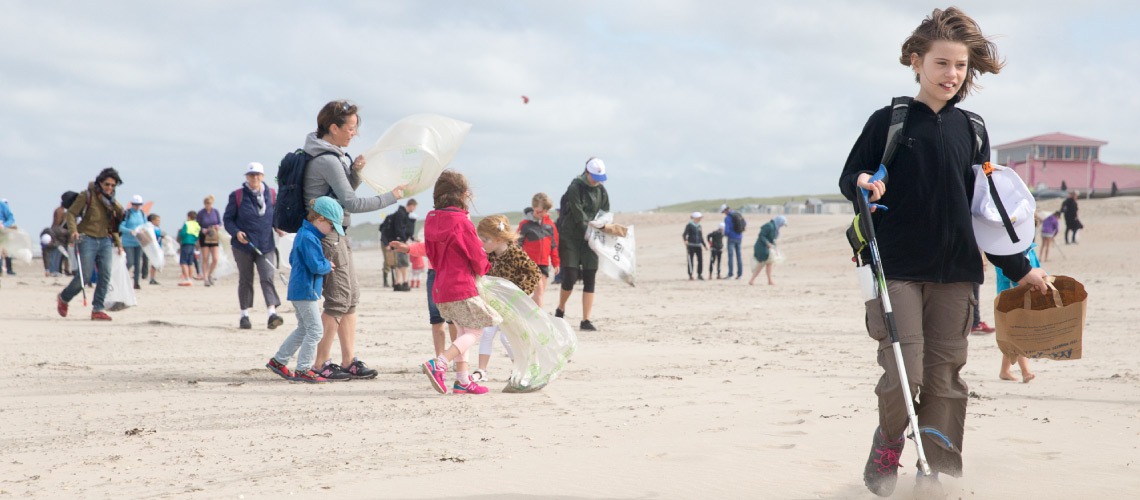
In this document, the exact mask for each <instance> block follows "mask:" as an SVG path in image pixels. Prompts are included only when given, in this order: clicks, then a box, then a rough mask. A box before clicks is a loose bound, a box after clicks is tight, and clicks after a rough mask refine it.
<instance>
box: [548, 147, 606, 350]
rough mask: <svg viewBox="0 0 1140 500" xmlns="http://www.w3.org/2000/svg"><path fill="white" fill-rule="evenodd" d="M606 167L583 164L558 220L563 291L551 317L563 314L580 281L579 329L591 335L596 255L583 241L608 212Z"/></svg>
mask: <svg viewBox="0 0 1140 500" xmlns="http://www.w3.org/2000/svg"><path fill="white" fill-rule="evenodd" d="M606 178H607V176H606V164H605V163H603V162H602V160H601V159H600V158H590V159H588V160H586V168H584V169H583V170H582V173H581V174H580V175H578V176H577V177H575V178H574V179H573V180H571V181H570V186H568V187H567V188H566V193H564V194H563V195H562V199H561V202H560V204H559V205H560V206H559V212H560V215H559V217H558V234H560V235H561V237H560V238H559V240H558V255H559V257H560V258H561V262H560V264H562V290H561V292H560V293H559V294H558V308H557V309H555V310H554V316H555V317H558V318H562V317H564V316H565V314H566V301H568V300H569V299H570V294H571V292H573V291H574V283H576V282H577V281H578V278H579V277H580V278H581V279H582V322H581V323H579V325H578V328H579V329H580V330H582V331H587V332H594V331H597V330H598V329H597V327H595V326H594V323H592V322H591V321H590V312H591V310H593V308H594V284H595V282H596V278H597V275H598V254H596V253H594V251H593V250H591V249H590V242H589V241H587V240H586V226H588V225H590V224H594V222H593V220H594V217H596V216H597V215H598V212H599V211H605V212H609V211H610V195H609V192H607V191H606V187H605V186H604V185H602V183H603V182H605V181H606Z"/></svg>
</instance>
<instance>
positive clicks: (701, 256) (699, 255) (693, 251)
mask: <svg viewBox="0 0 1140 500" xmlns="http://www.w3.org/2000/svg"><path fill="white" fill-rule="evenodd" d="M694 257H695V258H696V260H697V267H696V269H697V276H701V275H702V274H703V273H702V272H701V271H702V270H703V269H704V268H705V262H704V260H705V251H704V249H702V248H701V247H689V277H690V278H692V277H693V258H694Z"/></svg>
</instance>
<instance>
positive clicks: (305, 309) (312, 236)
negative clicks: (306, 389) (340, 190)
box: [265, 196, 344, 383]
mask: <svg viewBox="0 0 1140 500" xmlns="http://www.w3.org/2000/svg"><path fill="white" fill-rule="evenodd" d="M310 205H311V206H310V207H309V215H308V217H307V218H306V220H305V221H304V222H303V223H302V224H301V229H300V230H298V231H297V236H296V237H295V238H294V239H293V252H292V253H291V254H290V255H289V265H290V266H292V268H293V269H292V272H290V273H289V290H288V296H287V297H286V298H287V299H289V301H290V302H292V303H293V309H294V310H295V311H296V313H297V329H296V330H293V333H290V334H289V336H288V337H286V338H285V342H282V343H281V348H280V349H278V350H277V354H276V355H275V356H273V358H271V359H270V360H269V362H268V363H266V364H265V366H266V367H267V368H269V369H270V370H271V371H272V372H273V373H276V374H278V375H280V376H281V377H283V378H284V379H286V380H294V381H298V382H310V383H317V382H328V379H326V378H324V377H322V376H320V375H318V374H317V372H315V371H313V358H314V357H316V353H317V343H318V342H320V340H321V335H322V334H323V333H324V329H323V327H322V326H321V308H320V307H319V306H318V305H317V300H318V299H320V298H321V289H323V288H324V281H325V275H326V274H328V273H329V272H331V271H332V269H333V264H332V262H330V261H329V260H328V259H327V258H325V254H324V251H323V250H321V238H324V237H325V235H327V234H329V233H331V232H333V231H336V232H337V234H339V235H341V236H344V229H342V228H341V226H340V220H341V219H342V218H343V217H344V210H343V209H342V208H341V207H340V204H339V203H337V202H336V200H334V199H332V198H330V197H328V196H322V197H320V198H317V199H315V200H313V201H312V203H311V204H310ZM334 221H335V222H334ZM293 354H296V355H297V369H296V370H294V371H289V367H288V366H286V365H287V364H288V363H289V358H291V357H293Z"/></svg>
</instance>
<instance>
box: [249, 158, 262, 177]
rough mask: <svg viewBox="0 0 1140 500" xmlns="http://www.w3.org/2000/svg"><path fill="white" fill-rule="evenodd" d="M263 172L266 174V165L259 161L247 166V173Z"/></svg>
mask: <svg viewBox="0 0 1140 500" xmlns="http://www.w3.org/2000/svg"><path fill="white" fill-rule="evenodd" d="M253 174H261V175H265V167H263V166H262V165H261V164H260V163H258V162H255V161H254V162H250V163H249V165H246V166H245V175H253Z"/></svg>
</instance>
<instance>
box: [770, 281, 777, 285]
mask: <svg viewBox="0 0 1140 500" xmlns="http://www.w3.org/2000/svg"><path fill="white" fill-rule="evenodd" d="M768 286H776V282H775V281H769V282H768Z"/></svg>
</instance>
